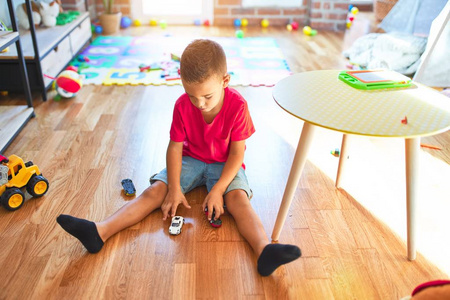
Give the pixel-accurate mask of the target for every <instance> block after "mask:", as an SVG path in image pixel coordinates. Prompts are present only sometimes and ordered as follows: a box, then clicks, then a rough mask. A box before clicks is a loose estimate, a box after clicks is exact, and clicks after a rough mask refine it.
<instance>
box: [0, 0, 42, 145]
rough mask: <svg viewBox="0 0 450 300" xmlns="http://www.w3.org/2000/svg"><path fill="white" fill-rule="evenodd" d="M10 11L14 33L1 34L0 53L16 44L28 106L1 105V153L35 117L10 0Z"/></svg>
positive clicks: (5, 32)
mask: <svg viewBox="0 0 450 300" xmlns="http://www.w3.org/2000/svg"><path fill="white" fill-rule="evenodd" d="M27 5H29V6H30V7H31V5H30V2H29V0H27ZM8 10H9V16H10V18H11V25H12V29H13V31H2V32H0V51H2V50H4V49H6V48H7V47H9V46H10V45H12V44H14V43H15V44H16V50H17V60H18V64H19V72H20V76H21V79H22V80H21V82H22V85H23V90H24V92H25V98H26V101H27V105H14V106H2V105H1V103H0V153H3V151H4V150H5V149H6V148H7V147H8V146H9V144H10V143H11V142H12V140H13V139H14V138H15V137H16V136H17V134H18V133H19V132H20V131H21V130H22V128H23V127H24V126H25V124H26V123H27V122H28V120H30V118H32V117H34V116H35V114H34V109H33V99H32V97H31V90H30V85H29V80H28V73H27V67H26V64H25V59H24V56H23V53H22V45H21V43H20V34H19V28H18V26H17V22H16V17H15V14H14V6H13V3H12V0H8Z"/></svg>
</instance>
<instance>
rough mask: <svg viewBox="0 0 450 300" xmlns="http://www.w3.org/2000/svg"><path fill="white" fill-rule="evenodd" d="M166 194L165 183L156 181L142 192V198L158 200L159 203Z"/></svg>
mask: <svg viewBox="0 0 450 300" xmlns="http://www.w3.org/2000/svg"><path fill="white" fill-rule="evenodd" d="M166 194H167V185H166V184H165V183H164V182H162V181H156V182H155V183H153V184H152V185H151V186H149V187H148V188H146V189H145V191H143V192H142V194H141V196H140V197H142V199H143V200H148V201H158V202H160V204H162V202H163V201H164V198H165V197H166Z"/></svg>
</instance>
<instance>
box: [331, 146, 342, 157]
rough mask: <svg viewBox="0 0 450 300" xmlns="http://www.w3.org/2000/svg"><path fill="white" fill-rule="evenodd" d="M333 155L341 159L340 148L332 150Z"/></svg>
mask: <svg viewBox="0 0 450 300" xmlns="http://www.w3.org/2000/svg"><path fill="white" fill-rule="evenodd" d="M331 155H333V156H335V157H339V155H340V152H339V148H336V149H334V150H331Z"/></svg>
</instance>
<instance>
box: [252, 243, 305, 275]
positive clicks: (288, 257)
mask: <svg viewBox="0 0 450 300" xmlns="http://www.w3.org/2000/svg"><path fill="white" fill-rule="evenodd" d="M300 255H302V253H301V252H300V248H299V247H297V246H294V245H283V244H269V245H267V246H266V247H265V248H264V250H263V251H262V252H261V255H260V256H259V258H258V272H259V274H261V275H262V276H269V275H270V274H272V273H273V271H275V269H276V268H278V267H279V266H281V265H284V264H287V263H288V262H291V261H293V260H295V259H297V258H299V257H300Z"/></svg>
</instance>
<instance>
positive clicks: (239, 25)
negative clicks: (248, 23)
mask: <svg viewBox="0 0 450 300" xmlns="http://www.w3.org/2000/svg"><path fill="white" fill-rule="evenodd" d="M233 24H234V26H235V27H241V19H234V21H233Z"/></svg>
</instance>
